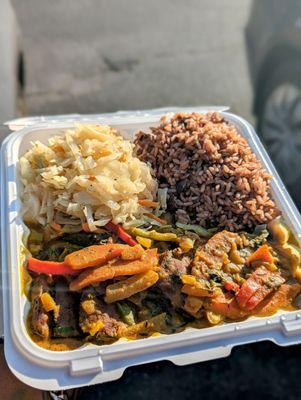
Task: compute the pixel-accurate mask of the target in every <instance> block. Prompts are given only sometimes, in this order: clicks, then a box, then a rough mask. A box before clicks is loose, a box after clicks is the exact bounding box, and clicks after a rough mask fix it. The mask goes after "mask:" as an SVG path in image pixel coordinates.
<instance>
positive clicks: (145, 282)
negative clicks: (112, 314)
mask: <svg viewBox="0 0 301 400" xmlns="http://www.w3.org/2000/svg"><path fill="white" fill-rule="evenodd" d="M158 279H159V275H158V274H157V273H156V272H155V271H151V270H150V271H146V272H143V273H142V274H138V275H135V276H132V277H131V278H128V279H125V280H124V281H120V282H117V283H113V284H112V285H109V286H107V288H106V295H105V297H104V300H105V302H106V303H113V302H115V301H119V300H123V299H127V298H128V297H130V296H133V295H134V294H136V293H139V292H142V291H143V290H146V289H148V288H149V287H151V286H153V285H154V284H155V283H156V282H157V281H158Z"/></svg>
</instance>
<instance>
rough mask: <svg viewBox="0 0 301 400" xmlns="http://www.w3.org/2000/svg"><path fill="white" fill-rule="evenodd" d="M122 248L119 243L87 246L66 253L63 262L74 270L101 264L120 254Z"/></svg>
mask: <svg viewBox="0 0 301 400" xmlns="http://www.w3.org/2000/svg"><path fill="white" fill-rule="evenodd" d="M123 249H124V247H123V245H120V244H104V245H101V246H96V245H94V246H89V247H86V248H84V249H82V250H78V251H75V252H74V253H71V254H69V255H67V256H66V257H65V264H67V265H68V266H69V267H70V268H72V269H75V270H78V269H84V268H88V267H95V266H97V265H103V264H106V263H107V262H108V261H110V260H113V259H114V258H118V257H119V256H121V253H122V250H123Z"/></svg>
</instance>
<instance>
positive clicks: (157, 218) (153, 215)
mask: <svg viewBox="0 0 301 400" xmlns="http://www.w3.org/2000/svg"><path fill="white" fill-rule="evenodd" d="M145 215H146V216H147V217H148V218H150V219H153V220H154V221H157V222H159V223H160V224H162V225H166V224H167V222H166V221H165V219H162V218H159V217H157V216H156V215H155V214H152V213H146V214H145Z"/></svg>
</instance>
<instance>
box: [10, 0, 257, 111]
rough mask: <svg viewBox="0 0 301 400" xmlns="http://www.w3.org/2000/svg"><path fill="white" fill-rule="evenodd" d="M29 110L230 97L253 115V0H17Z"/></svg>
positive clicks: (205, 101) (179, 102) (104, 108)
mask: <svg viewBox="0 0 301 400" xmlns="http://www.w3.org/2000/svg"><path fill="white" fill-rule="evenodd" d="M12 3H13V5H14V8H15V11H16V14H17V18H18V20H19V24H20V27H21V32H22V40H23V48H24V51H25V60H26V79H27V86H26V103H27V111H28V113H29V114H51V113H54V114H59V113H66V112H100V111H115V110H118V109H133V108H149V107H159V106H166V105H197V104H223V105H224V104H226V105H229V106H231V108H232V109H233V111H235V112H238V113H240V114H241V115H243V116H245V117H247V118H248V119H250V118H251V112H250V109H251V99H252V92H251V87H250V83H249V77H248V70H247V63H246V54H245V42H244V27H245V25H246V22H247V18H248V13H249V8H250V0H244V1H241V0H201V1H200V0H187V1H182V0H164V1H160V0H153V1H147V0H131V1H125V0H120V1H116V0H111V1H106V0H77V1H74V0H61V1H51V2H50V1H49V2H46V1H41V0H26V1H24V0H13V1H12Z"/></svg>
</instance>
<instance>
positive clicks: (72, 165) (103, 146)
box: [20, 124, 166, 232]
mask: <svg viewBox="0 0 301 400" xmlns="http://www.w3.org/2000/svg"><path fill="white" fill-rule="evenodd" d="M133 146H134V145H133V144H132V143H131V142H129V141H127V140H124V139H123V138H122V137H121V136H119V135H118V132H117V131H116V130H115V129H113V128H111V127H109V126H101V125H97V126H90V125H81V124H78V125H76V126H75V129H73V130H67V131H66V132H64V135H62V136H55V137H51V138H50V139H49V141H48V144H43V143H41V142H39V141H37V142H35V143H33V144H32V148H31V149H30V150H28V151H27V152H26V153H25V154H24V156H23V157H21V159H20V175H21V181H22V183H23V185H24V189H23V193H22V201H23V205H24V207H23V218H24V220H25V222H27V223H33V224H36V223H40V224H41V225H45V224H47V223H48V224H49V223H51V222H53V221H54V222H56V223H58V224H60V225H62V230H63V231H65V232H66V231H74V230H78V229H79V226H81V225H82V224H83V223H86V224H88V226H89V229H90V230H91V231H95V230H97V228H98V227H101V226H104V225H105V224H106V223H107V222H109V221H110V220H113V222H114V223H121V224H127V223H131V222H133V221H135V220H140V219H141V218H142V216H143V213H144V212H145V207H142V206H140V205H139V203H138V200H139V199H147V200H154V199H155V198H156V195H157V184H156V181H155V180H154V179H153V178H152V176H151V170H150V167H149V166H148V165H147V164H146V163H144V162H142V161H140V160H139V159H138V158H137V157H134V155H133ZM161 197H162V200H161V201H160V202H161V207H162V208H163V209H164V208H165V207H166V193H165V191H164V189H163V193H162V194H160V198H161ZM164 197H165V200H164Z"/></svg>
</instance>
